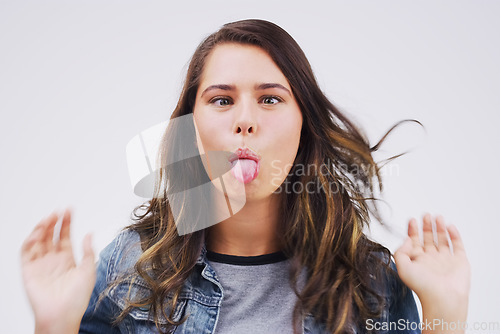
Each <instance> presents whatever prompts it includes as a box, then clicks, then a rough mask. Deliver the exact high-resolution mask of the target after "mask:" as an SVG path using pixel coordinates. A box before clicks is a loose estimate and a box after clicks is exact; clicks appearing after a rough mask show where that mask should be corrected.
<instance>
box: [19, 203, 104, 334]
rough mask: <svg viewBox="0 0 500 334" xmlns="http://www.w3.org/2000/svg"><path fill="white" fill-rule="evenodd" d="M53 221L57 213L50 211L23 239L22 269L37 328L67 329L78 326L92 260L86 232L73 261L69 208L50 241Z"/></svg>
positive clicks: (86, 298) (92, 272) (91, 278)
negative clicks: (78, 256)
mask: <svg viewBox="0 0 500 334" xmlns="http://www.w3.org/2000/svg"><path fill="white" fill-rule="evenodd" d="M57 221H58V217H57V215H56V214H54V213H52V214H51V215H50V216H48V217H47V218H45V219H43V220H42V221H41V222H40V223H39V224H38V225H37V226H36V227H35V228H34V230H33V232H32V233H31V234H30V236H29V237H28V238H27V239H26V240H25V242H24V244H23V246H22V248H21V262H22V273H23V280H24V287H25V289H26V293H27V295H28V298H29V301H30V304H31V307H32V308H33V312H34V314H35V321H36V326H37V328H51V329H53V330H52V332H65V331H66V332H68V331H73V330H75V329H76V330H77V329H78V326H79V324H80V321H81V318H82V316H83V314H84V312H85V310H86V308H87V305H88V303H89V300H90V295H91V293H92V289H93V287H94V284H95V263H94V253H93V251H92V247H91V245H90V244H91V240H90V236H89V235H87V236H86V237H85V239H84V245H83V248H84V256H83V259H82V261H81V263H80V265H78V266H77V265H76V263H75V260H74V256H73V249H72V245H71V240H70V223H71V216H70V211H69V210H66V211H65V212H64V216H63V220H62V225H61V232H60V236H59V240H57V241H56V242H54V241H53V236H54V226H55V225H56V223H57ZM56 239H57V238H56Z"/></svg>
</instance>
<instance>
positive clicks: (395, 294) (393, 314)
mask: <svg viewBox="0 0 500 334" xmlns="http://www.w3.org/2000/svg"><path fill="white" fill-rule="evenodd" d="M391 268H392V269H394V270H395V271H396V272H397V269H396V265H395V263H394V262H393V261H391ZM391 283H392V284H391V289H392V291H391V292H392V293H391V301H390V307H389V319H388V325H389V326H392V327H389V333H412V334H416V333H421V330H420V327H419V324H420V317H419V315H418V310H417V304H416V302H415V298H414V297H413V292H412V290H411V289H410V288H408V287H407V286H406V285H405V284H404V283H403V281H402V280H401V279H400V278H399V276H397V277H394V278H393V279H392V280H391Z"/></svg>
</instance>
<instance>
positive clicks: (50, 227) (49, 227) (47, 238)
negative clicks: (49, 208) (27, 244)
mask: <svg viewBox="0 0 500 334" xmlns="http://www.w3.org/2000/svg"><path fill="white" fill-rule="evenodd" d="M57 220H58V215H57V213H55V212H52V213H51V214H50V215H49V217H47V218H46V221H45V222H44V227H45V229H44V231H43V235H42V240H41V244H40V245H41V247H42V252H43V253H45V252H49V251H51V250H52V249H53V248H54V242H53V239H54V227H55V226H56V223H57Z"/></svg>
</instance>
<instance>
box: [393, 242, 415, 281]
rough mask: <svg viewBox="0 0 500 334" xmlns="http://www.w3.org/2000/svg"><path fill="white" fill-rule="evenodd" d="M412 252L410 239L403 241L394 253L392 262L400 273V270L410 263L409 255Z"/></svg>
mask: <svg viewBox="0 0 500 334" xmlns="http://www.w3.org/2000/svg"><path fill="white" fill-rule="evenodd" d="M412 250H413V241H412V239H411V237H408V238H406V239H405V241H404V243H403V244H402V245H401V247H399V248H398V249H397V250H396V252H395V253H394V261H395V262H396V268H397V269H398V272H400V271H401V270H400V268H403V267H405V266H406V265H408V264H410V263H411V253H412Z"/></svg>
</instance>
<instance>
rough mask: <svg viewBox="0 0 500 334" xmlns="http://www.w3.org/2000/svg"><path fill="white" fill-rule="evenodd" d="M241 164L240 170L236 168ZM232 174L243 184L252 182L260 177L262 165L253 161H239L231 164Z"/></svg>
mask: <svg viewBox="0 0 500 334" xmlns="http://www.w3.org/2000/svg"><path fill="white" fill-rule="evenodd" d="M238 162H240V166H239V168H234V167H235V166H236V165H237V164H238ZM231 165H232V167H231V174H233V176H234V178H235V179H237V180H238V181H240V182H241V183H244V184H247V183H250V182H252V181H253V180H255V179H256V178H257V175H259V169H260V163H259V162H258V161H257V162H256V161H254V160H251V159H238V160H235V161H233V162H232V163H231Z"/></svg>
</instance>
